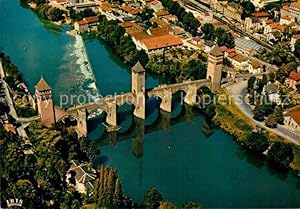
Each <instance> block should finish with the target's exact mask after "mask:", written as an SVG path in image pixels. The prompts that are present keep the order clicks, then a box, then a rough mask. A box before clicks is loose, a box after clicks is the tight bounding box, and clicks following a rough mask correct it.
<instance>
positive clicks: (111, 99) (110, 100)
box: [66, 79, 211, 116]
mask: <svg viewBox="0 0 300 209" xmlns="http://www.w3.org/2000/svg"><path fill="white" fill-rule="evenodd" d="M210 85H211V84H210V80H207V79H201V80H194V81H192V80H187V81H184V82H182V83H176V84H169V85H167V84H162V85H159V86H157V87H154V88H152V89H148V90H146V96H148V97H153V96H159V97H160V98H161V99H164V97H165V96H166V95H165V93H166V92H170V93H171V94H174V93H176V92H178V91H180V90H182V91H184V92H185V93H186V94H188V92H189V87H191V86H193V87H195V89H198V88H200V87H201V86H208V87H210ZM136 97H137V95H136V94H135V93H133V92H128V93H124V94H120V95H114V96H113V95H108V96H106V97H104V98H101V99H99V100H97V101H95V102H91V103H87V104H82V105H77V106H74V107H71V108H68V109H66V112H67V113H68V114H70V115H73V116H74V115H77V111H78V110H83V109H86V110H87V112H88V113H91V112H92V111H93V110H95V109H101V110H103V111H105V112H107V111H108V108H109V104H116V105H117V106H121V105H123V104H125V103H128V104H133V105H136Z"/></svg>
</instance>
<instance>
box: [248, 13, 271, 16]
mask: <svg viewBox="0 0 300 209" xmlns="http://www.w3.org/2000/svg"><path fill="white" fill-rule="evenodd" d="M252 16H254V17H269V16H270V15H269V13H267V12H254V13H252Z"/></svg>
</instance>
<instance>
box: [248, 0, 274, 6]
mask: <svg viewBox="0 0 300 209" xmlns="http://www.w3.org/2000/svg"><path fill="white" fill-rule="evenodd" d="M250 1H251V2H252V4H253V5H254V6H255V7H256V8H263V7H264V6H266V5H268V4H270V3H274V2H278V0H250Z"/></svg>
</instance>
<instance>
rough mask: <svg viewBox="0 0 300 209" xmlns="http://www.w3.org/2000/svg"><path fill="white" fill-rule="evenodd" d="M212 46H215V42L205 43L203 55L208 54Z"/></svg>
mask: <svg viewBox="0 0 300 209" xmlns="http://www.w3.org/2000/svg"><path fill="white" fill-rule="evenodd" d="M214 46H215V42H213V41H205V42H204V45H203V51H204V52H205V53H209V52H210V51H211V50H212V48H213V47H214Z"/></svg>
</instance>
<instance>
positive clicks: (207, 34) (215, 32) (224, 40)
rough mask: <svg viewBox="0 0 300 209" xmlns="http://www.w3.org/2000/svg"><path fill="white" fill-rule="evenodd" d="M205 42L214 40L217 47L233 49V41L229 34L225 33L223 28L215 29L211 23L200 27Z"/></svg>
mask: <svg viewBox="0 0 300 209" xmlns="http://www.w3.org/2000/svg"><path fill="white" fill-rule="evenodd" d="M201 31H202V33H203V36H204V39H205V40H210V41H214V40H216V42H217V44H218V46H226V47H228V48H234V45H235V44H234V40H233V37H232V35H231V33H227V32H226V31H225V30H224V29H223V28H217V29H215V27H214V26H213V24H211V23H205V24H204V25H203V26H202V27H201Z"/></svg>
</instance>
